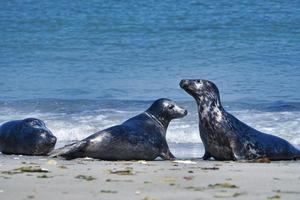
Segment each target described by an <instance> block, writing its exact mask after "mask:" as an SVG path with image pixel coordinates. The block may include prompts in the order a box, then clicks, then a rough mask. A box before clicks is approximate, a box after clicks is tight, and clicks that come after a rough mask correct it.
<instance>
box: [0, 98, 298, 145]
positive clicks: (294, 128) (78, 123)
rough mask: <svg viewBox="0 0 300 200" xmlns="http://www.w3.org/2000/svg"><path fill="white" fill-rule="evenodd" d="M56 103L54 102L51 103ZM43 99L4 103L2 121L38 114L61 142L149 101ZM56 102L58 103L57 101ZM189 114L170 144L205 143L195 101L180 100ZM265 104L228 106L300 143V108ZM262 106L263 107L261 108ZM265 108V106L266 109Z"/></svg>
mask: <svg viewBox="0 0 300 200" xmlns="http://www.w3.org/2000/svg"><path fill="white" fill-rule="evenodd" d="M51 102H52V103H51ZM51 102H48V101H39V103H38V104H37V103H32V102H31V103H24V102H23V103H22V104H18V103H15V104H13V103H0V124H2V123H3V122H5V121H9V120H16V119H23V118H27V117H36V118H40V119H42V120H44V121H45V122H46V124H47V126H48V127H49V128H50V129H51V130H52V132H53V133H54V134H55V135H56V136H57V137H58V140H59V141H65V142H67V141H71V140H81V139H83V138H85V137H87V136H89V135H91V134H93V133H95V132H97V131H100V130H103V129H105V128H108V127H110V126H114V125H117V124H120V123H122V122H123V121H125V120H127V119H128V118H130V117H133V116H135V115H137V114H139V113H140V112H142V111H143V110H145V109H146V108H147V107H148V106H149V105H150V104H151V103H150V101H147V102H139V101H136V102H126V103H124V102H123V103H119V102H118V101H116V102H110V103H109V104H108V103H98V104H97V105H95V102H93V101H91V102H90V101H79V102H77V103H76V102H73V101H66V102H65V101H63V102H60V101H58V100H56V102H55V101H53V100H52V101H51ZM54 102H55V103H54ZM179 103H180V104H181V105H185V107H187V109H188V111H189V114H188V116H186V117H185V118H183V119H176V120H173V121H172V122H171V123H170V126H169V128H168V131H167V141H168V142H170V143H191V144H198V143H201V139H200V136H199V128H198V114H197V112H196V108H195V105H194V103H193V102H179ZM284 107H285V108H287V107H289V108H292V109H291V110H289V111H286V110H281V109H278V110H277V109H274V108H272V109H268V108H267V107H263V106H252V107H251V106H245V105H244V106H235V107H233V106H231V105H230V104H229V105H228V106H226V109H227V110H229V112H230V113H231V114H233V115H234V116H236V117H237V118H238V119H240V120H241V121H243V122H245V123H247V124H248V125H250V126H252V127H254V128H256V129H257V130H260V131H262V132H266V133H270V134H274V135H277V136H280V137H282V138H284V139H286V140H288V141H290V142H292V143H293V144H295V145H299V144H300V111H299V110H298V109H295V108H296V106H295V105H294V106H292V107H290V106H287V107H286V106H284ZM258 108H259V109H258ZM262 108H263V109H262Z"/></svg>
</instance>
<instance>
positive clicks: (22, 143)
mask: <svg viewBox="0 0 300 200" xmlns="http://www.w3.org/2000/svg"><path fill="white" fill-rule="evenodd" d="M55 143H56V137H55V136H54V135H53V134H52V133H51V131H50V130H49V129H48V128H47V127H46V125H45V123H44V122H43V121H41V120H39V119H35V118H27V119H24V120H15V121H10V122H6V123H4V124H3V125H2V126H1V127H0V151H1V152H2V153H4V154H18V155H47V154H48V153H49V152H50V151H52V150H53V148H54V146H55Z"/></svg>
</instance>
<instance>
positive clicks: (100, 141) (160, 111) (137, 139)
mask: <svg viewBox="0 0 300 200" xmlns="http://www.w3.org/2000/svg"><path fill="white" fill-rule="evenodd" d="M186 114H187V111H186V110H185V109H183V108H181V107H179V106H178V105H177V104H176V103H175V102H173V101H171V100H169V99H158V100H156V101H155V102H154V103H153V104H152V105H151V107H150V108H149V109H148V110H146V111H145V112H143V113H141V114H139V115H137V116H135V117H133V118H131V119H129V120H127V121H125V122H124V123H122V124H121V125H117V126H113V127H110V128H108V129H105V130H102V131H99V132H97V133H95V134H93V135H91V136H89V137H87V138H85V139H83V140H81V141H79V142H76V143H73V144H70V145H67V146H65V147H63V148H61V149H57V150H54V151H53V152H52V153H50V156H51V157H56V156H62V157H64V158H66V159H74V158H80V157H91V158H96V159H102V160H154V159H155V158H157V157H161V158H162V159H165V160H171V159H174V158H175V157H174V156H173V155H172V153H171V152H170V150H169V147H168V144H167V141H166V131H167V128H168V125H169V123H170V121H171V120H172V119H176V118H182V117H184V116H185V115H186Z"/></svg>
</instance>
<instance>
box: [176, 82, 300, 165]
mask: <svg viewBox="0 0 300 200" xmlns="http://www.w3.org/2000/svg"><path fill="white" fill-rule="evenodd" d="M180 87H181V88H183V89H184V90H185V91H186V92H187V93H189V94H190V95H191V96H193V97H194V98H195V100H196V102H197V105H198V113H199V130H200V137H201V139H202V141H203V144H204V148H205V154H204V156H203V159H205V160H206V159H209V158H210V157H213V158H214V159H215V160H252V159H259V158H268V159H270V160H292V159H299V158H300V150H299V149H297V148H296V147H294V146H293V145H292V144H290V143H289V142H287V141H286V140H284V139H282V138H279V137H277V136H274V135H270V134H266V133H262V132H260V131H258V130H256V129H254V128H251V127H250V126H248V125H246V124H245V123H243V122H241V121H240V120H238V119H237V118H235V117H234V116H233V115H231V114H229V113H228V112H226V111H225V109H224V108H223V107H222V105H221V101H220V95H219V90H218V88H217V86H216V85H215V84H214V83H212V82H210V81H207V80H182V81H181V82H180Z"/></svg>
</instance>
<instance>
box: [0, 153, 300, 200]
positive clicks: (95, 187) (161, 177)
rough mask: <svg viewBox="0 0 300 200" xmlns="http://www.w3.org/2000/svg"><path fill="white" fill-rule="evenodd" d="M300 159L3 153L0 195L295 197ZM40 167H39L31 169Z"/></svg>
mask: <svg viewBox="0 0 300 200" xmlns="http://www.w3.org/2000/svg"><path fill="white" fill-rule="evenodd" d="M299 164H300V161H276V162H271V163H248V162H247V163H246V162H233V161H230V162H227V161H225V162H220V161H203V160H199V159H193V160H177V161H175V162H171V161H161V160H157V161H150V162H149V161H147V162H146V161H118V162H110V161H99V160H94V159H75V160H71V161H66V160H62V159H52V158H48V157H30V156H14V155H9V156H8V155H1V154H0V198H1V199H4V200H6V199H14V200H18V199H53V197H55V198H59V199H72V200H74V199H83V198H85V199H137V200H138V199H140V200H162V199H170V200H171V199H184V198H186V199H194V200H200V199H220V198H221V199H297V198H299V196H300V190H299V186H300V174H299ZM33 171H38V172H33Z"/></svg>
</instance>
